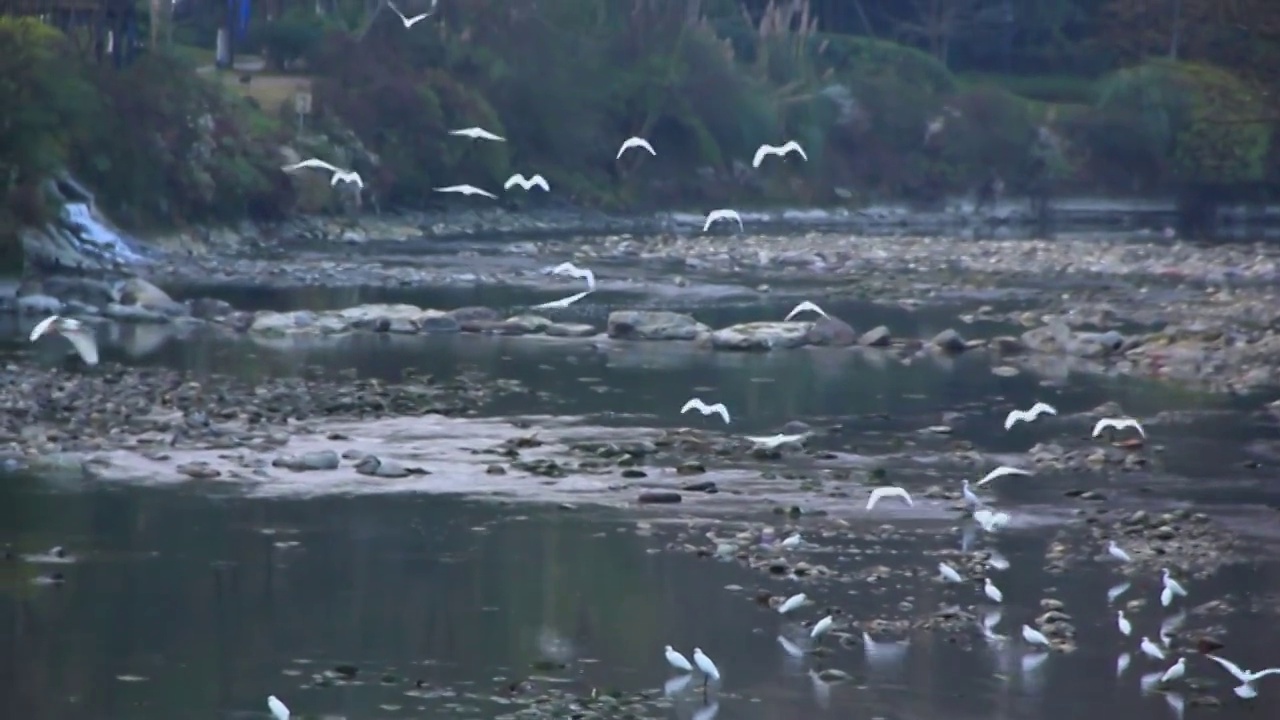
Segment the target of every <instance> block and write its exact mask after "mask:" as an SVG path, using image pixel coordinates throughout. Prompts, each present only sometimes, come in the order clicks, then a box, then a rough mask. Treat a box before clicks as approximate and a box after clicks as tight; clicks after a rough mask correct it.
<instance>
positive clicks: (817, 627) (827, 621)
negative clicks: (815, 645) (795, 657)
mask: <svg viewBox="0 0 1280 720" xmlns="http://www.w3.org/2000/svg"><path fill="white" fill-rule="evenodd" d="M835 624H836V621H835V618H833V617H831V616H830V615H827V616H825V617H823V618H822V619H821V620H819V621H818V622H816V623H814V624H813V628H812V629H811V630H809V639H810V640H817V641H818V642H822V638H823V637H825V636H826V634H827V633H829V632H831V626H832V625H835Z"/></svg>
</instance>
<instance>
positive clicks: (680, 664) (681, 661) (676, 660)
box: [665, 645, 693, 672]
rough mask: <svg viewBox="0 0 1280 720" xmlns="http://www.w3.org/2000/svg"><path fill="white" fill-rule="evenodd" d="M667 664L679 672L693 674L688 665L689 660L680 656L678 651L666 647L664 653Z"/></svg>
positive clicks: (691, 668) (691, 666) (691, 667)
mask: <svg viewBox="0 0 1280 720" xmlns="http://www.w3.org/2000/svg"><path fill="white" fill-rule="evenodd" d="M665 654H666V657H667V664H669V665H670V666H671V667H673V668H675V669H676V670H680V671H681V672H693V665H690V664H689V658H687V657H685V656H684V655H681V654H680V651H679V650H676V649H675V648H673V647H671V646H670V645H668V646H667V647H666V651H665Z"/></svg>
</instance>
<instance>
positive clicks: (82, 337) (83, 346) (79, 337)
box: [62, 329, 98, 365]
mask: <svg viewBox="0 0 1280 720" xmlns="http://www.w3.org/2000/svg"><path fill="white" fill-rule="evenodd" d="M62 334H63V335H64V336H66V338H67V339H68V340H70V341H71V346H72V347H74V348H75V349H76V352H77V353H79V354H80V358H81V359H82V360H84V362H85V364H86V365H97V364H98V341H97V340H95V339H94V337H93V331H92V330H83V329H80V330H65V331H63V333H62Z"/></svg>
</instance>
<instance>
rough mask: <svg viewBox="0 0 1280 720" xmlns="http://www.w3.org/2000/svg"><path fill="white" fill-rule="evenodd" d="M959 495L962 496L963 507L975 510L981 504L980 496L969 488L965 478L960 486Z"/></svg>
mask: <svg viewBox="0 0 1280 720" xmlns="http://www.w3.org/2000/svg"><path fill="white" fill-rule="evenodd" d="M960 495H961V496H962V497H964V504H965V507H967V508H969V509H970V510H975V509H977V508H978V507H979V506H981V505H982V498H980V497H978V496H977V494H975V493H974V492H973V491H972V490H970V489H969V481H968V480H967V479H966V480H965V481H964V483H963V484H962V485H961V486H960Z"/></svg>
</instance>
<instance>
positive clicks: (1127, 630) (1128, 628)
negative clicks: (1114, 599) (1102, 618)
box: [1116, 610, 1133, 637]
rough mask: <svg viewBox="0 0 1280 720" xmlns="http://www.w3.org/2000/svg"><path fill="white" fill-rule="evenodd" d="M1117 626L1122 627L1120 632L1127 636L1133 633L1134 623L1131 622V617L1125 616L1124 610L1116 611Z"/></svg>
mask: <svg viewBox="0 0 1280 720" xmlns="http://www.w3.org/2000/svg"><path fill="white" fill-rule="evenodd" d="M1116 627H1118V628H1120V634H1122V635H1124V636H1125V637H1129V635H1130V634H1131V633H1133V625H1132V624H1130V623H1129V618H1127V617H1125V616H1124V611H1123V610H1117V611H1116Z"/></svg>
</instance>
